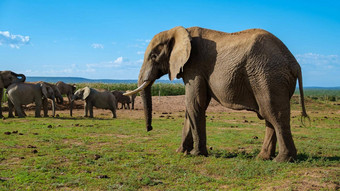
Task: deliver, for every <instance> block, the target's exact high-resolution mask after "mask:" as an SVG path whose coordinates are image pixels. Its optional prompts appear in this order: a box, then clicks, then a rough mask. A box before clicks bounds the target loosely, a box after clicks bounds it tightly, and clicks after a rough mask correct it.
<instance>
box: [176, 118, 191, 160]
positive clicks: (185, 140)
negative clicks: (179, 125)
mask: <svg viewBox="0 0 340 191" xmlns="http://www.w3.org/2000/svg"><path fill="white" fill-rule="evenodd" d="M193 145H194V140H193V139H192V133H191V129H190V122H189V118H188V113H187V112H185V121H184V127H183V130H182V143H181V146H179V148H178V149H177V150H176V152H181V153H186V154H187V153H190V151H191V150H192V149H193Z"/></svg>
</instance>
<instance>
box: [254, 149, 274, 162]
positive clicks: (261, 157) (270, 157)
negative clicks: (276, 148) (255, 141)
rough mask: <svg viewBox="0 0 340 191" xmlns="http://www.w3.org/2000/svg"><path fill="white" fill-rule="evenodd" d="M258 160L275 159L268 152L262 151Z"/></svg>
mask: <svg viewBox="0 0 340 191" xmlns="http://www.w3.org/2000/svg"><path fill="white" fill-rule="evenodd" d="M256 158H257V159H259V160H271V159H273V158H274V155H271V154H270V153H268V152H262V151H261V152H260V153H259V154H258V155H257V157H256Z"/></svg>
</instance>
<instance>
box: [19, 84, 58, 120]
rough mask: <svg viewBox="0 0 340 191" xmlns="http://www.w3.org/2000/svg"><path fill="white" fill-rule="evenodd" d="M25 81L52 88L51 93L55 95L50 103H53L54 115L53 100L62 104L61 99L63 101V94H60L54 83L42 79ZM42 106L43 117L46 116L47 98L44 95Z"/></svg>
mask: <svg viewBox="0 0 340 191" xmlns="http://www.w3.org/2000/svg"><path fill="white" fill-rule="evenodd" d="M27 83H30V84H44V85H45V86H48V87H50V88H52V90H53V93H54V97H55V100H52V104H53V105H52V107H53V108H54V109H53V115H52V116H53V117H54V116H55V109H56V106H55V101H57V103H58V104H63V101H64V100H63V96H62V95H61V93H60V91H59V88H58V87H57V86H56V85H54V84H51V83H47V82H43V81H38V82H27ZM42 106H43V110H44V117H48V99H47V98H45V97H44V98H43V100H42ZM24 114H25V113H24Z"/></svg>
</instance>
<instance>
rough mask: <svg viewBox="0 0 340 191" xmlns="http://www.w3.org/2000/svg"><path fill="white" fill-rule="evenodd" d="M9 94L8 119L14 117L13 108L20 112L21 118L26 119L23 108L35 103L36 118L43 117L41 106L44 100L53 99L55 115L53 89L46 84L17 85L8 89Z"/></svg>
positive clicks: (53, 104)
mask: <svg viewBox="0 0 340 191" xmlns="http://www.w3.org/2000/svg"><path fill="white" fill-rule="evenodd" d="M7 94H8V107H9V113H8V117H14V116H13V107H14V109H15V110H16V111H17V112H18V116H19V117H25V114H24V112H23V111H22V108H21V106H22V105H27V104H30V103H33V102H35V117H41V115H40V111H41V105H42V100H43V99H47V98H50V99H52V101H53V103H52V110H53V115H54V114H55V107H54V106H55V102H54V100H55V97H54V92H53V89H52V88H51V87H49V86H47V85H45V84H44V83H37V84H32V83H15V84H12V85H10V86H9V87H8V88H7Z"/></svg>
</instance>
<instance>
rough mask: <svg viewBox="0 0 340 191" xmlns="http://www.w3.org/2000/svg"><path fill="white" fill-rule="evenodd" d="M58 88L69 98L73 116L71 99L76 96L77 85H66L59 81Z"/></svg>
mask: <svg viewBox="0 0 340 191" xmlns="http://www.w3.org/2000/svg"><path fill="white" fill-rule="evenodd" d="M56 85H57V87H58V88H59V91H60V93H61V94H62V95H66V96H67V98H68V102H69V104H70V115H71V116H72V114H71V107H72V105H71V99H72V96H73V95H74V92H75V91H76V88H77V87H76V85H75V84H72V85H71V84H66V83H64V82H62V81H58V82H57V83H56Z"/></svg>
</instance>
